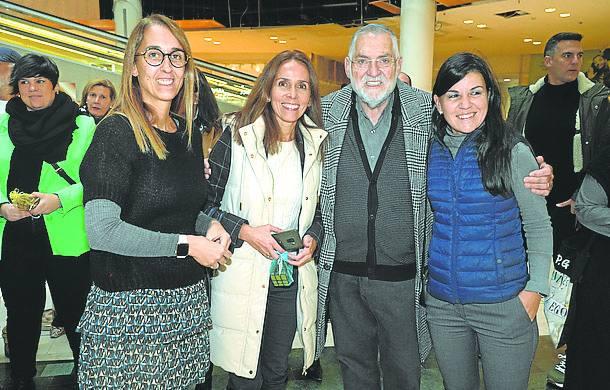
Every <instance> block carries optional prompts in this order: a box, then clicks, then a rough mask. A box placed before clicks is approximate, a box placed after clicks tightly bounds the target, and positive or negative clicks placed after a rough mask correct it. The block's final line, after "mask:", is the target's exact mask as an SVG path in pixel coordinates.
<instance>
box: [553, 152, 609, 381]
mask: <svg viewBox="0 0 610 390" xmlns="http://www.w3.org/2000/svg"><path fill="white" fill-rule="evenodd" d="M606 141H608V140H606ZM605 145H606V147H605V148H604V149H603V150H601V151H600V153H599V154H598V155H597V158H595V159H594V160H593V161H592V162H591V164H590V166H589V168H588V169H587V175H586V176H585V178H584V181H583V183H582V185H581V186H580V190H579V191H578V195H577V196H576V218H577V219H578V221H579V222H580V223H582V224H583V225H584V226H585V227H586V228H588V229H589V230H591V231H592V234H593V235H594V236H595V237H594V241H593V244H592V246H591V249H590V258H589V260H588V262H587V265H586V266H585V269H584V271H583V275H582V279H581V280H580V281H579V282H578V284H577V285H576V286H575V287H574V293H573V295H572V300H571V302H570V314H569V316H570V319H571V327H570V329H569V334H568V335H567V344H568V352H569V353H568V354H567V359H566V371H565V382H564V389H566V390H597V389H603V388H605V387H606V386H607V384H608V379H607V371H608V350H610V255H609V254H610V203H609V200H610V143H608V142H606V143H605ZM572 310H574V313H573V315H574V317H573V318H572V317H571V316H572Z"/></svg>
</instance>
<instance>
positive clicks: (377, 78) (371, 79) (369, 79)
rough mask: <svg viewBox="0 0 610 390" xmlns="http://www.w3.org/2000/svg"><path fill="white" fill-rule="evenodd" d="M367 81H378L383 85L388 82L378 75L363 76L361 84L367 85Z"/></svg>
mask: <svg viewBox="0 0 610 390" xmlns="http://www.w3.org/2000/svg"><path fill="white" fill-rule="evenodd" d="M369 81H380V82H382V83H385V82H386V81H388V79H387V78H386V77H385V76H384V75H379V76H375V77H371V76H367V75H365V76H364V77H363V78H362V82H363V83H368V82H369Z"/></svg>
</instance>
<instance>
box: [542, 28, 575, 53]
mask: <svg viewBox="0 0 610 390" xmlns="http://www.w3.org/2000/svg"><path fill="white" fill-rule="evenodd" d="M561 41H578V42H580V41H582V34H579V33H574V32H560V33H557V34H555V35H553V36H552V37H551V38H549V40H548V41H546V45H544V55H545V56H552V55H553V54H554V53H555V48H556V47H557V44H558V43H559V42H561Z"/></svg>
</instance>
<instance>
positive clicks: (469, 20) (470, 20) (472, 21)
mask: <svg viewBox="0 0 610 390" xmlns="http://www.w3.org/2000/svg"><path fill="white" fill-rule="evenodd" d="M473 23H474V20H472V19H466V20H464V24H473Z"/></svg>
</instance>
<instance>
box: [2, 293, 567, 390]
mask: <svg viewBox="0 0 610 390" xmlns="http://www.w3.org/2000/svg"><path fill="white" fill-rule="evenodd" d="M5 318H6V312H5V308H4V305H3V304H2V303H1V302H0V324H2V326H3V324H4V323H5ZM538 325H539V328H540V334H541V335H543V336H541V338H540V343H539V344H538V350H537V352H536V357H535V359H534V363H533V365H532V371H531V375H530V383H529V390H550V389H553V388H552V387H550V386H549V387H547V385H546V372H547V371H548V370H549V368H550V367H551V366H552V365H553V363H554V361H555V357H556V351H555V349H554V348H553V345H552V343H551V341H550V338H549V336H546V335H547V334H548V328H547V324H546V321H544V314H543V313H542V311H539V313H538ZM3 348H4V343H3V341H2V339H1V338H0V390H3V389H6V388H7V386H8V380H9V375H10V371H9V365H8V359H6V358H5V357H4V354H3V353H2V351H3ZM71 356H72V354H71V352H70V348H69V346H68V343H67V340H66V336H62V337H59V338H57V339H51V338H50V337H49V332H48V331H45V332H42V334H41V338H40V346H39V350H38V355H37V358H38V361H40V363H39V364H38V367H37V369H38V375H37V377H36V378H35V382H36V385H37V389H39V390H60V389H70V376H69V375H70V372H71V371H72V366H73V365H72V362H71V361H70V360H69V359H70V358H71ZM302 359H303V358H302V351H301V350H299V349H295V350H293V352H292V353H291V355H290V367H291V371H290V376H289V382H288V390H339V389H342V382H341V375H340V372H339V366H338V364H337V361H336V359H335V353H334V349H333V348H326V350H325V351H324V353H323V354H322V359H321V362H322V370H323V377H324V379H323V381H322V382H320V383H318V382H312V381H305V380H302V379H300V372H301V365H302V361H303V360H302ZM507 369H510V367H507ZM212 383H213V390H224V388H225V385H226V383H227V374H226V373H225V372H224V371H222V370H221V369H219V368H216V369H214V372H213V382H212ZM421 383H422V386H421V390H442V389H443V385H442V379H441V376H440V373H439V371H438V367H437V364H436V360H435V359H434V356H431V357H430V358H429V359H428V361H427V362H426V365H425V367H424V369H423V371H422V382H421ZM483 388H484V387H483V385H482V386H481V389H483ZM392 390H393V389H392Z"/></svg>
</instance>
